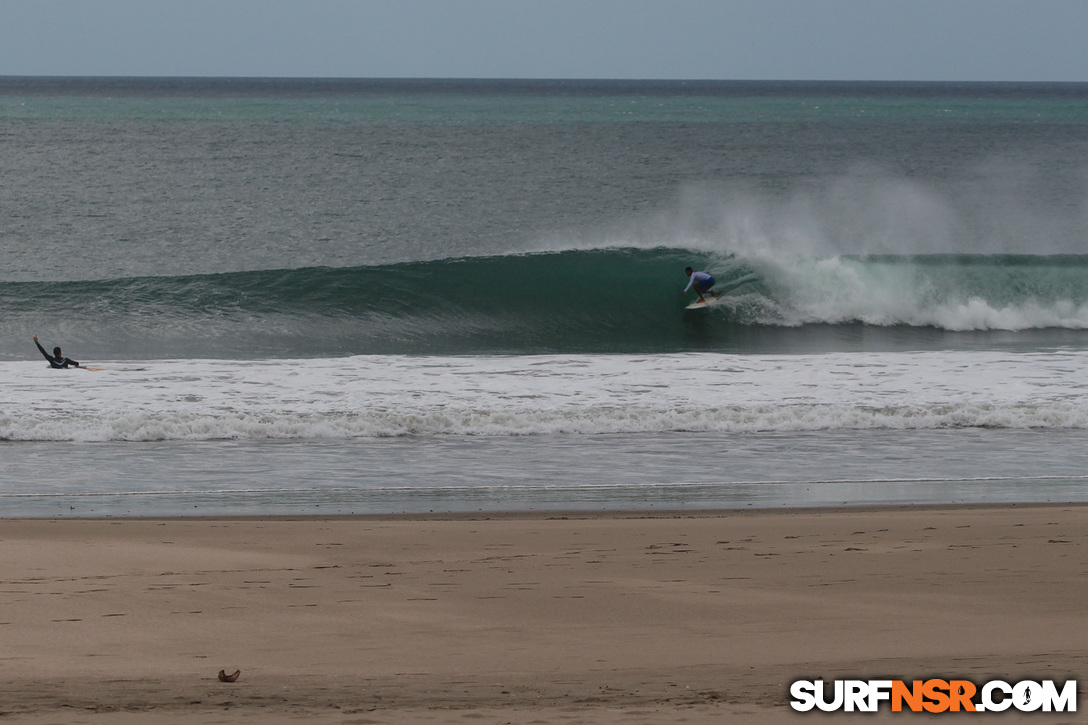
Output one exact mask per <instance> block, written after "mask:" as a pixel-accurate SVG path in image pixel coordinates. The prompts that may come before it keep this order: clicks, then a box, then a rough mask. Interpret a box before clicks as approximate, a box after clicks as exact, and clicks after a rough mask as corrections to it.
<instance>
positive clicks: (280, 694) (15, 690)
mask: <svg viewBox="0 0 1088 725" xmlns="http://www.w3.org/2000/svg"><path fill="white" fill-rule="evenodd" d="M1086 524H1088V505H1085V504H1076V503H1072V504H1068V503H1067V504H1043V505H1040V504H1021V505H1008V504H986V505H971V504H966V505H955V506H947V505H944V506H942V505H906V506H866V507H857V508H854V507H828V508H822V507H821V508H806V509H791V510H781V509H771V510H767V509H749V510H699V511H689V510H678V511H642V510H638V511H568V512H556V511H535V512H471V513H454V514H394V515H363V516H291V515H285V516H258V517H200V518H197V517H192V518H189V517H184V518H182V517H178V518H161V517H154V518H100V519H92V518H87V519H84V518H71V519H58V518H41V519H0V542H2V546H0V556H2V557H3V568H2V569H0V571H3V572H4V573H3V575H2V577H3V578H2V580H0V613H2V614H0V651H2V652H3V653H4V654H3V656H2V658H0V676H2V677H3V680H4V688H3V689H4V691H5V692H6V694H7V697H6V698H4V699H5V702H3V705H2V711H3V717H4V719H5V720H9V721H11V722H20V723H41V724H42V725H44V723H46V722H55V721H57V719H58V717H60V718H61V719H63V720H64V721H66V722H87V723H100V722H101V723H105V722H110V723H114V722H121V723H126V722H141V723H148V722H150V723H173V722H206V721H209V720H210V719H214V720H215V721H216V722H222V723H249V722H258V721H260V722H272V723H278V722H295V721H298V720H300V719H306V720H307V721H308V722H317V723H326V722H327V723H334V722H336V723H340V722H357V723H363V722H370V723H385V722H388V723H422V722H450V721H452V720H455V719H462V718H464V719H473V720H474V721H477V722H508V721H529V720H533V721H536V722H540V723H553V722H554V723H559V722H571V721H575V722H594V723H596V722H600V723H611V722H621V721H622V722H629V723H642V722H645V723H655V722H663V721H680V720H685V721H687V722H694V723H704V722H705V723H710V722H721V721H723V720H726V719H728V718H735V719H737V720H739V721H744V722H752V723H776V722H795V721H797V719H798V718H803V717H806V715H802V714H800V713H794V712H792V711H791V710H790V708H789V707H788V705H787V700H788V695H787V690H788V683H789V682H790V681H792V680H793V679H798V678H804V679H816V678H820V677H822V678H825V679H836V678H844V677H859V678H865V679H868V678H876V677H897V678H898V677H902V678H905V679H913V678H928V677H952V676H955V677H964V678H967V679H971V680H973V681H976V682H977V681H984V680H986V679H991V678H1000V679H1006V680H1009V681H1015V680H1017V679H1032V678H1034V679H1038V678H1047V679H1057V680H1064V679H1078V681H1079V680H1083V679H1084V677H1085V676H1086V674H1088V634H1085V633H1084V631H1083V626H1082V623H1083V616H1084V613H1085V609H1086V605H1085V604H1084V602H1085V601H1086V597H1088V577H1085V574H1086V573H1088V538H1086V536H1085V533H1084V532H1085V531H1088V528H1086ZM220 669H225V670H226V671H227V672H228V673H230V672H233V671H234V670H235V669H240V670H241V672H242V674H241V676H240V678H239V680H238V681H237V682H235V683H221V682H219V681H218V680H217V678H216V673H217V672H218V671H219V670H220ZM1081 687H1083V685H1081ZM870 717H871V716H870ZM892 717H894V714H892V713H889V712H882V713H880V714H879V715H877V716H876V719H877V720H878V721H879V720H882V719H885V718H892ZM1018 717H1023V718H1025V721H1027V720H1030V721H1031V722H1068V721H1070V720H1072V719H1074V716H1072V715H1070V714H1060V713H1055V714H1050V715H1047V714H1038V713H1025V714H1023V715H1022V716H1021V715H1017V714H1012V713H1006V716H1005V719H1006V720H1009V719H1010V718H1011V719H1012V720H1011V721H1017V719H1016V718H1018Z"/></svg>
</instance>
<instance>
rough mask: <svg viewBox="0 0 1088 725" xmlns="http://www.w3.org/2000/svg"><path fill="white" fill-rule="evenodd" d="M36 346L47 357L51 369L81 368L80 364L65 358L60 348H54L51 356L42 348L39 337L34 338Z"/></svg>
mask: <svg viewBox="0 0 1088 725" xmlns="http://www.w3.org/2000/svg"><path fill="white" fill-rule="evenodd" d="M34 344H35V345H37V346H38V349H39V350H41V351H42V355H45V359H46V360H48V361H49V367H51V368H66V367H69V366H71V367H75V368H78V367H79V363H77V362H76V361H75V360H73V359H71V358H67V357H64V355H63V354H62V353H61V351H60V348H59V347H54V348H53V354H52V355H50V354H49V353H47V352H46V351H45V348H44V347H42V344H41V343H40V342H38V336H37V335H35V336H34Z"/></svg>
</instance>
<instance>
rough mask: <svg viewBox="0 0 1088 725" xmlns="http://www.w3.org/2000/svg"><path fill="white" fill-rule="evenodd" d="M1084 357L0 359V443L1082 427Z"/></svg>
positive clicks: (1086, 424)
mask: <svg viewBox="0 0 1088 725" xmlns="http://www.w3.org/2000/svg"><path fill="white" fill-rule="evenodd" d="M1086 381H1088V351H1068V352H1051V353H1005V352H925V353H864V354H861V353H826V354H819V355H760V356H755V355H729V354H713V353H690V354H683V355H680V354H673V355H638V356H632V355H619V354H614V355H533V356H517V355H507V356H472V357H439V356H428V357H421V356H383V355H368V356H355V357H348V358H324V359H320V358H319V359H305V360H251V361H239V360H165V361H154V362H150V363H144V364H139V365H138V364H136V363H133V362H125V361H105V362H102V363H101V367H96V368H95V369H88V370H79V369H70V370H62V371H56V370H50V369H49V368H47V367H45V366H43V365H42V364H40V363H37V362H34V363H31V362H19V363H2V364H0V390H2V391H3V392H2V394H0V406H2V409H3V410H5V411H7V412H6V413H4V414H3V415H0V439H2V440H6V441H80V442H89V441H102V442H109V441H214V440H251V441H259V440H284V439H308V440H320V439H333V440H336V439H348V438H383V437H396V436H429V435H449V436H527V435H551V434H567V435H580V436H586V435H602V434H623V433H668V432H714V433H734V434H741V433H769V432H798V431H829V430H855V431H857V430H865V429H875V430H882V429H891V430H928V429H945V428H971V427H983V428H1007V429H1054V428H1056V429H1064V428H1075V429H1083V428H1088V383H1086Z"/></svg>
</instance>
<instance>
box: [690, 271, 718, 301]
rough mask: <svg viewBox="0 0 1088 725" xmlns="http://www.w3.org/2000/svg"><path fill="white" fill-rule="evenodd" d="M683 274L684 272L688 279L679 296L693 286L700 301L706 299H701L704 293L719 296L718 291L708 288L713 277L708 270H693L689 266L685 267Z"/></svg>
mask: <svg viewBox="0 0 1088 725" xmlns="http://www.w3.org/2000/svg"><path fill="white" fill-rule="evenodd" d="M684 274H686V275H687V276H688V277H689V279H688V286H687V287H685V288H684V291H683V292H681V293H680V296H681V297H683V296H684V295H686V294H687V293H688V290H689V289H692V288H693V287H694V288H695V294H697V295H699V301H700V302H705V301H706V300H704V299H703V294H704V293H705V294H709V295H710V296H712V297H721V294H720V293H718V292H711V291H710V288H711V287H713V286H714V278H713V277H711V276H710V273H709V272H693V271H692V270H691V267H687V268H685V269H684Z"/></svg>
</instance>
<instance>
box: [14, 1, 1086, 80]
mask: <svg viewBox="0 0 1088 725" xmlns="http://www.w3.org/2000/svg"><path fill="white" fill-rule="evenodd" d="M1085 29H1088V1H1086V0H33V1H29V0H0V76H3V75H15V76H18V75H33V76H56V75H62V76H88V75H90V76H232V77H329V78H607V79H633V78H640V79H715V80H892V81H896V80H900V81H901V80H917V81H1088V42H1085V40H1084V34H1085Z"/></svg>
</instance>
